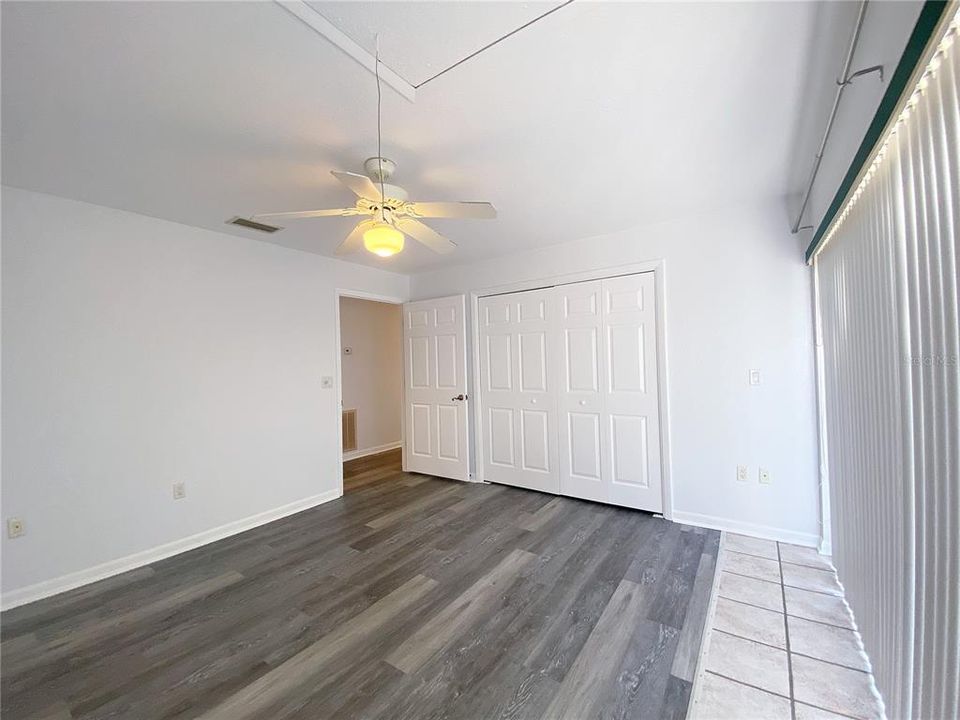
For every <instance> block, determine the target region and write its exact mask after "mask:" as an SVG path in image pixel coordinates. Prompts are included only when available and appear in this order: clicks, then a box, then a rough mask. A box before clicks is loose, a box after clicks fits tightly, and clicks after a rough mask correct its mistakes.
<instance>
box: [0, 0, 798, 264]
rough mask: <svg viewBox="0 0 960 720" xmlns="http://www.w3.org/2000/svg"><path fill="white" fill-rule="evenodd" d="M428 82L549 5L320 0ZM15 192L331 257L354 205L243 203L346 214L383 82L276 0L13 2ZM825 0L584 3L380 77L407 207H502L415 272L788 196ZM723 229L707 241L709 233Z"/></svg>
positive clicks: (8, 168) (414, 257)
mask: <svg viewBox="0 0 960 720" xmlns="http://www.w3.org/2000/svg"><path fill="white" fill-rule="evenodd" d="M312 4H313V6H314V7H315V8H317V9H318V10H320V11H321V12H322V13H323V14H324V15H325V17H327V18H328V19H330V20H331V21H333V22H335V23H337V24H338V26H339V27H341V29H343V30H344V32H346V33H348V34H349V35H351V36H352V37H354V38H355V39H356V40H357V41H358V42H359V43H361V44H363V45H365V46H369V45H370V43H371V38H372V36H373V35H374V34H376V33H379V34H380V36H381V48H382V54H383V56H384V59H385V62H386V63H387V64H388V65H389V66H390V67H391V68H393V69H394V70H396V71H397V72H399V73H400V74H401V75H403V76H404V77H406V78H407V79H408V80H410V81H411V82H414V83H416V82H419V81H420V80H422V79H423V78H424V77H425V76H427V75H430V74H431V71H435V70H436V69H437V68H440V67H442V66H444V65H445V64H447V63H448V62H449V61H451V58H452V59H454V60H455V59H459V57H460V56H462V55H463V54H465V53H469V52H472V51H473V50H474V49H476V48H477V47H480V46H482V45H484V44H486V43H487V42H490V41H491V40H492V39H494V38H495V37H496V36H499V35H500V34H502V32H503V31H505V30H506V29H509V28H510V27H511V26H516V25H517V24H522V23H523V22H526V21H527V20H528V19H529V18H530V17H532V16H535V15H538V14H540V13H542V12H544V11H546V10H547V9H549V8H550V7H552V5H551V4H546V3H545V4H539V3H505V2H501V3H459V4H452V3H409V2H397V3H393V2H390V3H344V2H338V3H321V2H313V3H312ZM0 8H2V83H3V84H2V89H3V105H2V112H3V117H2V133H3V146H2V151H3V182H4V183H5V184H9V185H14V186H18V187H24V188H28V189H33V190H38V191H41V192H48V193H52V194H55V195H61V196H65V197H71V198H76V199H80V200H85V201H89V202H93V203H98V204H101V205H106V206H110V207H116V208H122V209H126V210H131V211H134V212H139V213H143V214H146V215H151V216H155V217H161V218H166V219H169V220H174V221H178V222H182V223H186V224H190V225H195V226H199V227H206V228H210V229H213V230H218V231H223V232H229V233H233V234H236V235H241V236H245V237H255V238H257V239H265V240H268V241H269V242H276V243H278V244H281V245H287V246H289V247H295V248H300V249H303V250H308V251H311V252H316V253H320V254H325V255H329V254H332V252H333V249H334V248H335V247H336V246H337V245H338V244H339V242H340V241H341V239H342V238H343V237H344V236H345V235H346V234H347V232H349V230H350V228H351V227H352V223H351V221H350V220H349V219H345V218H331V219H317V220H302V221H296V222H294V221H291V222H289V223H287V227H286V229H284V230H283V231H282V232H279V233H276V235H273V236H264V235H262V234H259V233H256V232H254V231H248V230H243V229H240V228H235V227H233V226H227V225H224V221H225V220H226V219H227V218H229V217H232V216H234V215H247V214H252V213H255V212H266V211H282V210H301V209H309V208H318V207H341V206H343V205H344V204H347V205H349V204H350V203H351V202H352V201H351V196H350V194H349V193H348V192H347V191H346V190H344V189H343V188H342V187H341V186H339V184H338V183H337V182H336V181H335V180H334V179H333V178H332V177H331V176H330V174H329V171H330V170H331V169H343V170H353V171H360V168H361V163H362V161H363V159H364V158H366V157H368V156H371V155H374V154H375V150H376V114H375V110H376V104H375V103H376V91H375V86H374V82H373V77H372V75H370V73H369V72H367V71H366V70H364V69H363V68H361V67H360V66H359V65H358V64H357V63H355V62H354V61H353V60H351V59H350V58H348V57H347V56H346V55H345V54H344V53H342V52H341V51H340V50H338V49H337V48H336V47H334V46H333V45H331V44H330V43H329V42H328V41H327V40H325V39H324V38H323V37H321V36H319V35H317V34H316V33H315V32H314V31H312V30H311V29H310V28H308V27H307V26H306V25H304V24H303V23H301V22H300V21H299V20H297V19H296V18H294V17H293V16H292V15H291V14H289V13H287V12H286V11H285V10H283V9H282V8H281V7H279V6H278V5H275V4H273V3H270V2H240V3H230V2H222V3H216V2H213V3H199V2H179V3H177V2H171V3H163V2H158V3H140V2H104V3H88V2H66V3H33V2H27V3H15V2H3V3H2V4H0ZM816 12H817V5H816V4H814V3H792V2H780V3H702V4H701V3H662V4H657V3H594V2H588V1H585V0H578V2H575V3H573V4H572V5H569V6H567V7H564V8H562V9H560V10H559V11H557V12H555V13H553V14H552V15H550V16H549V17H547V18H545V19H544V20H542V21H540V22H538V23H536V24H535V25H533V26H531V27H530V28H528V29H526V30H524V31H522V32H521V33H519V34H517V35H515V36H513V37H511V38H509V39H508V40H506V41H504V42H503V43H500V44H499V45H497V46H495V47H494V48H492V49H490V50H488V51H487V52H485V53H483V54H481V55H479V56H478V57H476V58H474V59H472V60H471V61H469V62H467V63H465V64H463V65H461V66H460V67H458V68H456V69H455V70H453V71H451V72H449V73H447V74H445V75H443V76H442V77H440V78H438V79H437V80H435V81H433V82H431V83H429V84H428V85H426V86H424V87H423V88H421V89H420V90H419V91H418V93H417V100H416V102H415V103H413V104H411V103H409V102H407V101H406V100H404V99H403V98H401V97H400V96H399V95H397V94H396V93H394V92H393V91H391V90H389V89H388V88H385V91H384V107H383V129H384V146H383V150H384V155H385V156H387V157H390V158H393V159H394V160H396V161H397V162H398V163H399V171H398V174H397V176H396V178H395V179H396V181H397V182H398V184H401V185H403V186H404V187H406V188H407V189H408V191H409V192H410V193H411V196H412V197H413V198H415V199H421V200H489V201H491V202H493V203H494V204H495V205H496V206H497V208H498V210H499V211H500V216H499V218H498V219H497V220H493V221H453V220H446V221H443V220H436V221H431V224H432V225H433V226H434V227H435V228H436V229H437V230H439V231H441V232H443V233H445V234H447V235H448V236H449V237H451V238H452V239H453V240H455V241H456V242H457V243H458V244H459V248H458V249H457V251H456V252H455V253H454V254H452V255H448V256H444V257H441V256H437V255H434V254H433V253H431V252H429V251H427V250H425V249H423V248H421V247H419V246H418V245H416V244H415V243H408V250H406V251H404V252H403V253H402V254H401V255H399V256H397V257H394V258H391V259H389V260H382V259H379V258H375V257H373V256H371V255H369V254H366V253H361V254H358V255H355V256H352V257H351V258H350V259H351V260H354V261H356V262H362V263H365V264H369V265H375V266H380V267H385V268H389V269H393V270H397V271H400V272H415V271H418V270H422V269H427V268H434V267H440V266H442V265H443V264H459V263H463V262H469V261H471V260H473V259H477V258H481V257H489V256H492V255H498V254H504V253H508V252H513V251H516V250H520V249H524V248H533V247H539V246H543V245H548V244H551V243H558V242H563V241H567V240H572V239H576V238H581V237H586V236H591V235H595V234H600V233H605V232H612V231H616V230H621V229H625V228H628V227H632V226H636V225H640V224H644V223H648V222H653V221H657V220H661V219H665V218H669V217H674V216H677V215H681V214H689V213H699V212H703V211H706V210H709V209H712V208H715V207H718V206H720V205H722V204H725V203H729V202H741V201H751V200H755V199H757V198H766V197H779V196H783V195H785V194H787V193H788V192H789V191H791V190H794V191H795V190H796V188H791V187H788V181H787V178H788V177H789V175H790V162H791V157H790V149H791V147H792V145H793V144H794V142H793V141H794V134H795V131H796V123H797V120H798V116H799V114H800V112H801V110H802V106H801V89H802V87H803V81H804V67H805V62H806V56H807V52H808V51H809V48H810V46H811V42H810V32H811V28H812V27H813V20H814V16H815V14H816ZM703 241H704V242H709V241H710V240H709V238H704V240H703Z"/></svg>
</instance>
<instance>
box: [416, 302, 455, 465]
mask: <svg viewBox="0 0 960 720" xmlns="http://www.w3.org/2000/svg"><path fill="white" fill-rule="evenodd" d="M465 312H466V298H465V297H464V296H463V295H454V296H452V297H445V298H436V299H433V300H422V301H418V302H412V303H406V304H404V306H403V365H404V371H403V377H404V414H405V417H404V420H405V429H406V436H405V441H406V448H405V450H406V452H405V453H404V469H405V470H407V471H409V472H419V473H426V474H429V475H437V476H438V477H446V478H452V479H455V480H469V477H470V459H469V447H468V425H467V423H468V417H469V415H468V413H467V402H468V399H467V365H466V355H467V348H466V329H465V323H464V316H465Z"/></svg>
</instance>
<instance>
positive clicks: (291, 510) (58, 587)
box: [0, 489, 342, 610]
mask: <svg viewBox="0 0 960 720" xmlns="http://www.w3.org/2000/svg"><path fill="white" fill-rule="evenodd" d="M341 495H342V493H341V492H340V490H337V489H334V490H328V491H327V492H325V493H320V494H319V495H314V496H312V497H308V498H303V499H302V500H297V501H295V502H292V503H288V504H287V505H283V506H281V507H278V508H274V509H273V510H267V511H266V512H262V513H257V514H256V515H250V516H249V517H245V518H242V519H240V520H234V521H233V522H229V523H227V524H226V525H220V526H219V527H215V528H211V529H209V530H204V531H203V532H200V533H197V534H196V535H190V536H189V537H185V538H181V539H180V540H174V541H173V542H169V543H165V544H163V545H158V546H156V547H153V548H150V549H148V550H142V551H140V552H137V553H133V554H132V555H127V556H126V557H122V558H117V559H116V560H110V561H109V562H105V563H102V564H100V565H95V566H93V567H91V568H87V569H85V570H78V571H77V572H72V573H68V574H66V575H61V576H60V577H57V578H52V579H50V580H44V581H42V582H38V583H35V584H34V585H27V586H26V587H22V588H17V589H16V590H10V591H8V592H5V593H4V594H3V597H2V599H0V609H3V610H9V609H11V608H15V607H17V606H18V605H26V604H27V603H30V602H34V601H35V600H42V599H43V598H46V597H50V596H52V595H59V594H60V593H62V592H66V591H67V590H73V589H74V588H78V587H80V586H82V585H89V584H90V583H93V582H97V581H98V580H103V579H105V578H108V577H112V576H114V575H119V574H120V573H123V572H127V571H128V570H135V569H137V568H139V567H143V566H144V565H149V564H151V563H155V562H157V561H158V560H163V559H165V558H168V557H171V556H173V555H179V554H180V553H182V552H186V551H187V550H193V549H194V548H198V547H200V546H201V545H208V544H209V543H212V542H216V541H217V540H222V539H223V538H226V537H230V536H231V535H237V534H238V533H242V532H244V531H245V530H251V529H253V528H255V527H259V526H260V525H266V524H267V523H269V522H273V521H274V520H279V519H280V518H284V517H287V516H288V515H293V514H295V513H298V512H302V511H303V510H309V509H310V508H312V507H316V506H317V505H322V504H323V503H325V502H330V501H331V500H336V499H337V498H338V497H340V496H341Z"/></svg>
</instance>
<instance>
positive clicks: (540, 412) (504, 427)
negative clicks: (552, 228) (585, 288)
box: [479, 289, 560, 494]
mask: <svg viewBox="0 0 960 720" xmlns="http://www.w3.org/2000/svg"><path fill="white" fill-rule="evenodd" d="M479 311H480V315H479V323H480V328H479V330H480V332H479V338H480V354H481V358H482V360H481V363H480V394H481V396H482V398H483V399H482V402H483V408H482V416H481V423H482V424H483V433H482V435H483V439H484V448H483V449H482V450H481V452H483V453H484V457H485V460H486V462H485V465H484V472H485V477H484V479H485V480H488V481H490V482H502V483H507V484H510V485H517V486H519V487H524V488H529V489H531V490H539V491H541V492H549V493H555V494H556V493H559V492H560V482H559V472H558V466H557V428H556V418H557V412H556V398H557V392H556V387H555V380H554V370H553V368H552V367H551V364H550V358H551V357H553V356H554V355H555V354H556V350H555V348H554V347H553V344H554V343H555V338H554V335H555V333H554V331H553V323H554V319H553V316H554V315H555V295H554V294H553V293H552V292H551V290H549V289H548V290H533V291H530V292H523V293H511V294H509V295H500V296H492V297H485V298H481V299H480V303H479Z"/></svg>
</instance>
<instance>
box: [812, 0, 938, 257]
mask: <svg viewBox="0 0 960 720" xmlns="http://www.w3.org/2000/svg"><path fill="white" fill-rule="evenodd" d="M947 5H948V2H947V0H926V2H925V3H924V4H923V8H922V9H921V10H920V17H919V18H917V24H916V25H914V26H913V32H912V33H910V39H909V40H907V47H906V48H905V49H904V51H903V55H901V56H900V62H899V63H898V64H897V69H896V70H895V71H894V73H893V77H892V78H890V85H889V86H888V87H887V91H886V92H885V93H884V94H883V99H882V100H881V101H880V105H879V106H878V107H877V112H876V114H875V115H874V116H873V121H872V122H871V123H870V127H868V128H867V133H866V135H864V136H863V142H861V143H860V149H859V150H857V154H856V155H855V156H854V157H853V162H852V163H850V168H849V169H848V170H847V174H846V175H844V177H843V182H841V183H840V188H839V189H838V190H837V194H836V195H834V197H833V202H831V203H830V207H829V208H828V209H827V212H826V214H824V216H823V220H821V221H820V226H819V227H818V228H817V231H816V232H815V233H814V235H813V240H811V241H810V245H809V246H807V253H806V261H807V262H810V258H812V257H813V254H814V253H815V252H816V251H817V248H819V247H820V243H821V242H822V241H823V236H824V234H825V233H826V232H827V228H829V227H830V223H832V222H833V219H834V218H835V217H836V216H837V213H838V212H840V208H842V207H843V201H844V199H846V197H847V193H849V192H850V188H851V187H853V183H854V182H855V181H856V179H857V176H858V175H859V174H860V171H861V170H862V169H863V166H864V164H866V162H867V159H868V158H869V157H870V154H871V153H872V152H873V148H874V147H875V146H876V144H877V141H878V140H879V139H880V136H881V135H882V134H883V130H884V128H885V127H887V123H888V122H889V121H890V117H891V116H892V115H893V112H894V110H896V108H897V104H898V103H899V102H900V98H901V96H902V95H903V92H904V90H905V89H906V87H907V83H908V82H909V81H910V78H911V77H912V76H913V72H914V70H916V68H917V63H919V62H920V58H922V57H923V53H924V51H925V50H926V48H927V43H928V42H930V37H931V36H932V35H933V32H934V30H936V28H937V25H939V23H940V18H942V17H943V13H944V12H945V11H946V9H947ZM911 89H912V88H911Z"/></svg>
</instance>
